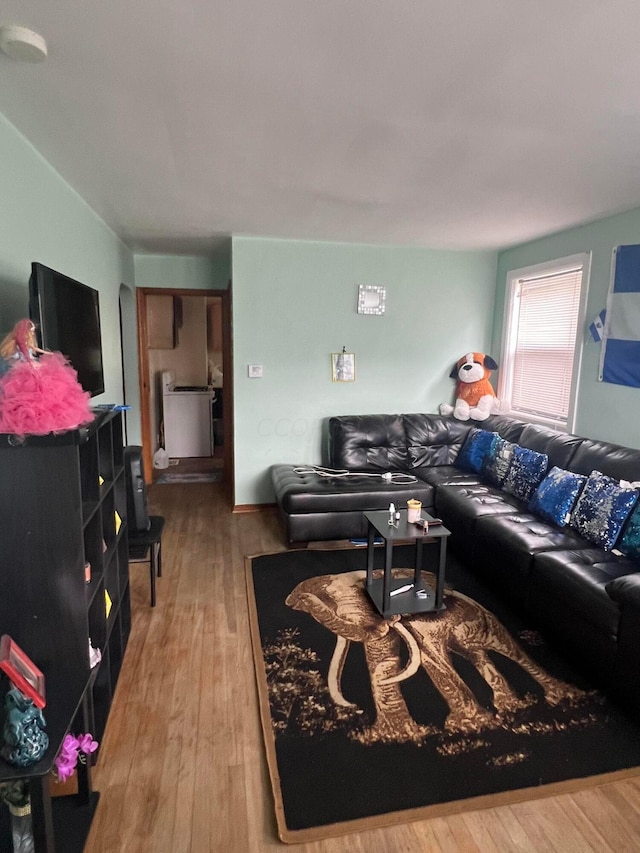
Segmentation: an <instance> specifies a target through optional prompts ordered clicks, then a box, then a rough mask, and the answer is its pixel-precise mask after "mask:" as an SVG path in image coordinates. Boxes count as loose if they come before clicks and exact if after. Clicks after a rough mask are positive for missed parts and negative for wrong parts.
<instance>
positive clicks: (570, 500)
mask: <svg viewBox="0 0 640 853" xmlns="http://www.w3.org/2000/svg"><path fill="white" fill-rule="evenodd" d="M586 481H587V478H586V477H585V476H584V474H573V473H572V472H571V471H564V470H563V469H562V468H558V467H557V466H555V467H553V468H552V469H551V470H550V471H549V473H548V474H547V476H546V477H545V478H544V480H543V481H542V482H541V483H540V485H539V486H538V488H537V489H536V490H535V492H534V493H533V495H532V497H531V500H530V501H529V509H530V510H531V512H533V513H535V514H536V515H539V516H540V517H541V518H544V519H545V521H550V522H552V523H553V524H557V525H558V527H565V526H566V525H567V524H568V523H569V518H570V515H571V510H572V509H573V505H574V504H575V502H576V499H577V497H578V495H579V494H580V491H581V490H582V487H583V486H584V484H585V483H586Z"/></svg>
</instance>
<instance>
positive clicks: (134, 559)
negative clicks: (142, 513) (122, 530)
mask: <svg viewBox="0 0 640 853" xmlns="http://www.w3.org/2000/svg"><path fill="white" fill-rule="evenodd" d="M149 519H150V521H151V526H150V527H149V529H148V530H143V531H142V532H133V533H130V534H129V562H130V563H147V562H148V563H149V576H150V579H151V606H152V607H155V606H156V577H162V530H163V528H164V518H163V517H162V516H161V515H151V516H149Z"/></svg>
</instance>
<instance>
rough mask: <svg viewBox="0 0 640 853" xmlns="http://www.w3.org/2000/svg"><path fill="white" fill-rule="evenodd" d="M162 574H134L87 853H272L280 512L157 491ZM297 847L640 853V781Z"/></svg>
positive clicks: (209, 492) (276, 845)
mask: <svg viewBox="0 0 640 853" xmlns="http://www.w3.org/2000/svg"><path fill="white" fill-rule="evenodd" d="M149 499H150V508H151V511H152V512H153V513H154V514H160V515H164V516H165V518H166V527H165V533H164V536H163V576H162V577H161V578H159V579H158V582H157V599H158V600H157V606H156V607H155V608H151V607H150V606H149V579H148V567H147V566H146V565H144V564H137V565H132V566H131V590H132V613H133V624H132V631H131V637H130V641H129V646H128V648H127V653H126V656H125V660H124V664H123V668H122V672H121V675H120V680H119V683H118V688H117V691H116V696H115V699H114V702H113V706H112V710H111V715H110V717H109V723H108V726H107V730H106V732H105V736H104V738H103V742H102V746H101V756H100V761H99V763H98V765H97V766H96V768H95V770H94V784H95V786H96V788H97V789H98V790H99V791H100V792H101V798H100V802H99V805H98V809H97V812H96V815H95V818H94V822H93V825H92V828H91V832H90V835H89V838H88V840H87V845H86V848H85V853H125V852H126V853H178V851H181V853H273V851H279V850H280V851H281V850H286V849H287V846H284V845H283V844H282V843H281V842H280V841H279V840H278V838H277V833H276V823H275V818H274V807H273V800H272V795H271V789H270V783H269V778H268V774H267V769H266V760H265V754H264V746H263V741H262V732H261V728H260V722H259V716H258V710H257V692H256V685H255V676H254V670H253V660H252V655H251V646H250V639H249V627H248V611H247V604H246V590H245V576H244V559H245V557H246V556H247V555H256V554H260V553H272V552H276V551H282V550H285V547H284V544H283V538H282V534H281V531H280V528H279V525H278V522H277V519H276V515H275V512H274V510H273V509H265V510H264V511H260V512H255V513H241V514H233V513H231V512H230V510H229V509H228V508H227V506H226V505H225V503H224V499H223V495H222V485H221V484H219V483H195V484H175V485H162V486H157V485H156V486H153V487H152V488H151V490H150V494H149ZM289 849H291V850H292V851H296V853H489V851H496V850H498V851H500V853H543V851H549V853H558V851H562V853H573V851H576V853H577V851H579V853H588V852H589V851H595V853H610V851H616V853H618V851H632V850H633V851H637V850H640V776H638V777H633V778H631V779H626V780H624V781H621V782H616V783H610V784H608V785H602V786H600V787H595V788H592V789H588V790H585V791H579V792H576V793H574V794H563V795H562V796H560V797H554V798H543V799H539V800H531V801H529V802H526V803H518V804H513V805H511V806H503V807H501V808H493V809H487V810H483V811H476V812H468V813H466V814H462V815H451V816H450V817H439V818H434V819H432V820H429V821H419V822H416V823H411V824H405V825H398V826H393V827H389V828H387V829H378V830H372V831H370V832H364V833H361V834H352V835H347V836H342V837H337V838H329V839H326V840H325V841H320V842H315V843H309V844H296V845H291V846H289Z"/></svg>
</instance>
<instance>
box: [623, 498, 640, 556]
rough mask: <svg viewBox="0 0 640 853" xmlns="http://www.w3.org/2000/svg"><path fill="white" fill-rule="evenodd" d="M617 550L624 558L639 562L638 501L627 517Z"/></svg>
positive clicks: (639, 514) (639, 522) (639, 520)
mask: <svg viewBox="0 0 640 853" xmlns="http://www.w3.org/2000/svg"><path fill="white" fill-rule="evenodd" d="M618 548H619V549H620V551H622V553H623V554H624V555H625V557H629V559H630V560H637V561H638V562H640V501H638V503H636V505H635V508H634V509H633V511H632V513H631V515H630V516H629V521H628V522H627V524H626V527H625V528H624V532H623V534H622V538H621V539H620V541H619V542H618Z"/></svg>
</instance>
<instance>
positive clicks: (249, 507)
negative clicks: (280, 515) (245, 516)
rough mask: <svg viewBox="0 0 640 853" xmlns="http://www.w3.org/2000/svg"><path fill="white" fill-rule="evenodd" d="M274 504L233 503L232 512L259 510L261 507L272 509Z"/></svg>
mask: <svg viewBox="0 0 640 853" xmlns="http://www.w3.org/2000/svg"><path fill="white" fill-rule="evenodd" d="M275 506H276V504H275V503H272V504H235V505H234V507H233V512H260V510H263V509H273V508H274V507H275Z"/></svg>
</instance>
